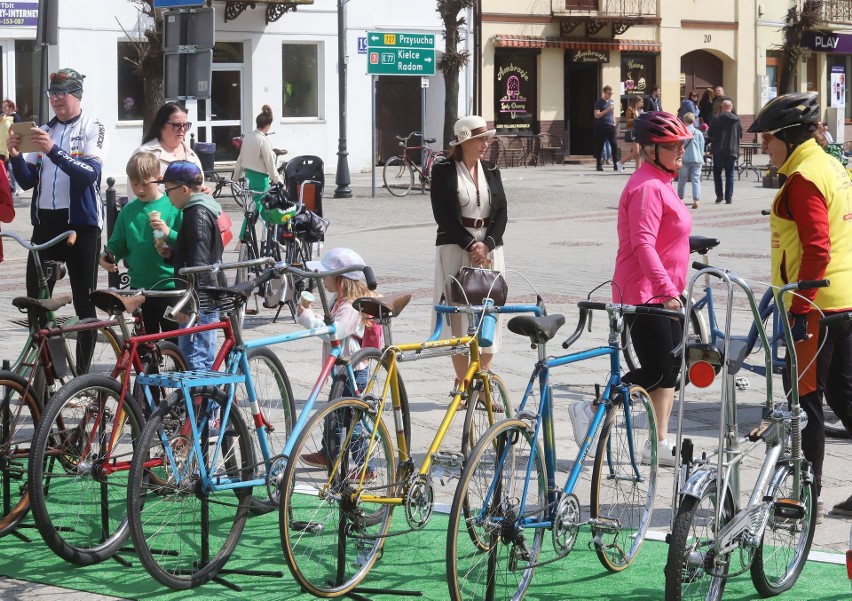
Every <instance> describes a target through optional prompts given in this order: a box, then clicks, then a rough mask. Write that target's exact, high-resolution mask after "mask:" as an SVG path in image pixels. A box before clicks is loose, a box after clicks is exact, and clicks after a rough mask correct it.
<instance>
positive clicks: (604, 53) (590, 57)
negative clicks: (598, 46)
mask: <svg viewBox="0 0 852 601" xmlns="http://www.w3.org/2000/svg"><path fill="white" fill-rule="evenodd" d="M571 62H574V63H608V62H609V50H575V51H574V52H573V53H571Z"/></svg>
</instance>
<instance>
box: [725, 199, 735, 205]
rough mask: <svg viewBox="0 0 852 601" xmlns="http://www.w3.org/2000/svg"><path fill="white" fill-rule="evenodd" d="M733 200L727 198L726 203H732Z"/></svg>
mask: <svg viewBox="0 0 852 601" xmlns="http://www.w3.org/2000/svg"><path fill="white" fill-rule="evenodd" d="M732 202H733V201H732V200H726V201H725V204H726V205H729V204H731V203H732Z"/></svg>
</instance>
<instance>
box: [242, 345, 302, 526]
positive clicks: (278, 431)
mask: <svg viewBox="0 0 852 601" xmlns="http://www.w3.org/2000/svg"><path fill="white" fill-rule="evenodd" d="M246 358H247V360H248V364H249V370H250V372H251V379H252V385H253V386H254V394H255V397H256V398H257V402H258V404H259V405H260V410H261V414H262V415H263V418H264V420H265V422H264V424H263V426H261V427H263V428H264V430H265V431H266V438H267V443H268V444H269V452H270V460H273V459H274V458H275V457H276V456H277V455H278V454H279V453H282V452H283V451H284V447H285V445H286V444H287V440H289V438H290V436H291V435H292V433H293V425H294V424H295V423H296V403H295V401H294V400H293V390H292V388H291V386H290V378H289V377H288V376H287V371H286V370H285V369H284V365H282V363H281V360H280V359H279V358H278V355H276V354H275V351H273V350H272V349H271V348H269V347H258V348H253V349H250V350H249V351H248V354H247V357H246ZM236 400H237V407H239V409H240V413H241V414H242V419H243V421H244V422H245V423H246V424H255V418H254V416H253V415H252V413H251V405H249V403H248V393H247V392H246V388H245V384H237V391H236ZM252 427H255V426H251V427H249V430H250V431H251V428H252ZM250 438H251V441H252V450H253V455H254V465H253V468H254V478H255V479H257V478H265V477H266V474H267V470H268V469H269V468H270V467H271V464H270V465H267V463H266V461H265V460H264V458H263V453H262V452H261V450H260V439H259V438H258V436H257V435H254V436H250ZM277 488H278V486H277V484H274V485H272V486H270V488H267V487H255V488H254V489H253V491H252V497H251V512H252V514H254V515H261V514H264V513H269V512H270V511H272V510H274V509H275V508H277V507H278V501H277V500H276V499H274V498H270V496H269V490H270V489H272V490H277Z"/></svg>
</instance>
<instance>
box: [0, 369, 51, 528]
mask: <svg viewBox="0 0 852 601" xmlns="http://www.w3.org/2000/svg"><path fill="white" fill-rule="evenodd" d="M39 406H40V404H39V401H38V398H37V396H36V395H35V391H34V390H33V389H32V388H30V387H29V386H28V385H27V381H26V380H25V379H24V378H22V377H21V376H19V375H17V374H13V373H12V372H8V371H4V372H0V495H2V498H0V505H2V510H3V513H2V516H0V537H3V536H6V535H7V534H9V533H11V532H13V531H14V530H15V528H17V527H18V524H20V522H21V520H22V519H24V516H26V515H27V511H28V510H29V508H30V495H29V493H28V491H27V487H26V485H25V483H26V477H27V472H28V469H29V456H30V443H31V441H32V437H33V430H34V429H35V426H36V423H38V419H39V415H40V414H41V412H40V409H39Z"/></svg>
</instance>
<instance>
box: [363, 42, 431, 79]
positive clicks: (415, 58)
mask: <svg viewBox="0 0 852 601" xmlns="http://www.w3.org/2000/svg"><path fill="white" fill-rule="evenodd" d="M367 73H368V74H369V75H417V76H418V77H430V76H432V75H435V51H434V50H420V49H414V50H412V49H409V48H370V50H369V52H368V53H367Z"/></svg>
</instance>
